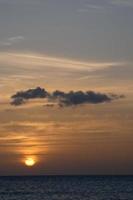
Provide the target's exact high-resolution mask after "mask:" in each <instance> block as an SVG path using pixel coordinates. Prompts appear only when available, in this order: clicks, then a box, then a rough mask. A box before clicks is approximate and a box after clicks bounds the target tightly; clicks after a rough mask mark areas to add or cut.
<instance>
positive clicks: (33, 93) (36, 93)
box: [11, 87, 48, 100]
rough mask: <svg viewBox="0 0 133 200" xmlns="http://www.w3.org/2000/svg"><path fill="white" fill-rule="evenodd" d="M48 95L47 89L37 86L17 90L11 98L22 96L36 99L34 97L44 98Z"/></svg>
mask: <svg viewBox="0 0 133 200" xmlns="http://www.w3.org/2000/svg"><path fill="white" fill-rule="evenodd" d="M47 95H48V93H47V91H46V90H45V89H43V88H40V87H37V88H35V89H29V90H26V91H20V92H17V93H16V94H15V95H13V96H12V97H11V98H12V99H16V98H22V99H26V100H27V99H36V98H46V97H47Z"/></svg>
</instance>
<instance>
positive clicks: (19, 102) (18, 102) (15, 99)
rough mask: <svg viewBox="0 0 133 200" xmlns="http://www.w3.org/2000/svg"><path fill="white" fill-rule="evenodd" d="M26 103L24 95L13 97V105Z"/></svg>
mask: <svg viewBox="0 0 133 200" xmlns="http://www.w3.org/2000/svg"><path fill="white" fill-rule="evenodd" d="M24 103H25V100H24V99H23V98H22V97H16V98H13V100H12V101H11V105H14V106H20V105H22V104H24Z"/></svg>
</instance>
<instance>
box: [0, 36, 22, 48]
mask: <svg viewBox="0 0 133 200" xmlns="http://www.w3.org/2000/svg"><path fill="white" fill-rule="evenodd" d="M22 40H24V37H23V36H16V37H10V38H7V39H5V40H4V41H2V42H0V45H1V46H11V45H13V44H16V43H18V42H21V41H22Z"/></svg>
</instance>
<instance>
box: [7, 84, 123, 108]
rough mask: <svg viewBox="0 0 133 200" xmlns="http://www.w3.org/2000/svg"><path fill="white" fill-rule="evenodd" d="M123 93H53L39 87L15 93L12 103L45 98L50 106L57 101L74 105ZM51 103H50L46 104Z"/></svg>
mask: <svg viewBox="0 0 133 200" xmlns="http://www.w3.org/2000/svg"><path fill="white" fill-rule="evenodd" d="M123 97H124V96H123V95H116V94H110V95H109V94H104V93H97V92H94V91H87V92H83V91H70V92H63V91H59V90H56V91H54V92H53V93H49V92H47V91H46V90H45V89H43V88H40V87H37V88H35V89H29V90H26V91H20V92H17V93H16V94H15V95H13V96H12V97H11V98H12V102H11V105H15V106H19V105H22V104H24V103H25V102H26V101H27V100H30V99H38V98H45V99H47V100H48V102H49V101H50V102H51V104H50V106H51V105H52V106H53V105H54V103H55V102H57V104H58V105H60V106H72V105H75V106H76V105H81V104H100V103H106V102H111V101H113V100H115V99H119V98H123ZM46 105H49V104H46Z"/></svg>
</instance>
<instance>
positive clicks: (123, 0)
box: [77, 0, 133, 13]
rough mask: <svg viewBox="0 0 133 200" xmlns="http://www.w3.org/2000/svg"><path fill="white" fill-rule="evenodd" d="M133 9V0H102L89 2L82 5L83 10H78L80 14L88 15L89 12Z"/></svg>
mask: <svg viewBox="0 0 133 200" xmlns="http://www.w3.org/2000/svg"><path fill="white" fill-rule="evenodd" d="M116 6H117V7H130V8H132V7H133V0H107V1H104V0H100V1H93V2H92V1H88V2H86V3H84V4H83V5H82V7H81V8H79V9H77V12H79V13H86V12H89V11H98V12H99V11H102V12H103V11H105V10H107V9H110V8H112V7H116Z"/></svg>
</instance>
